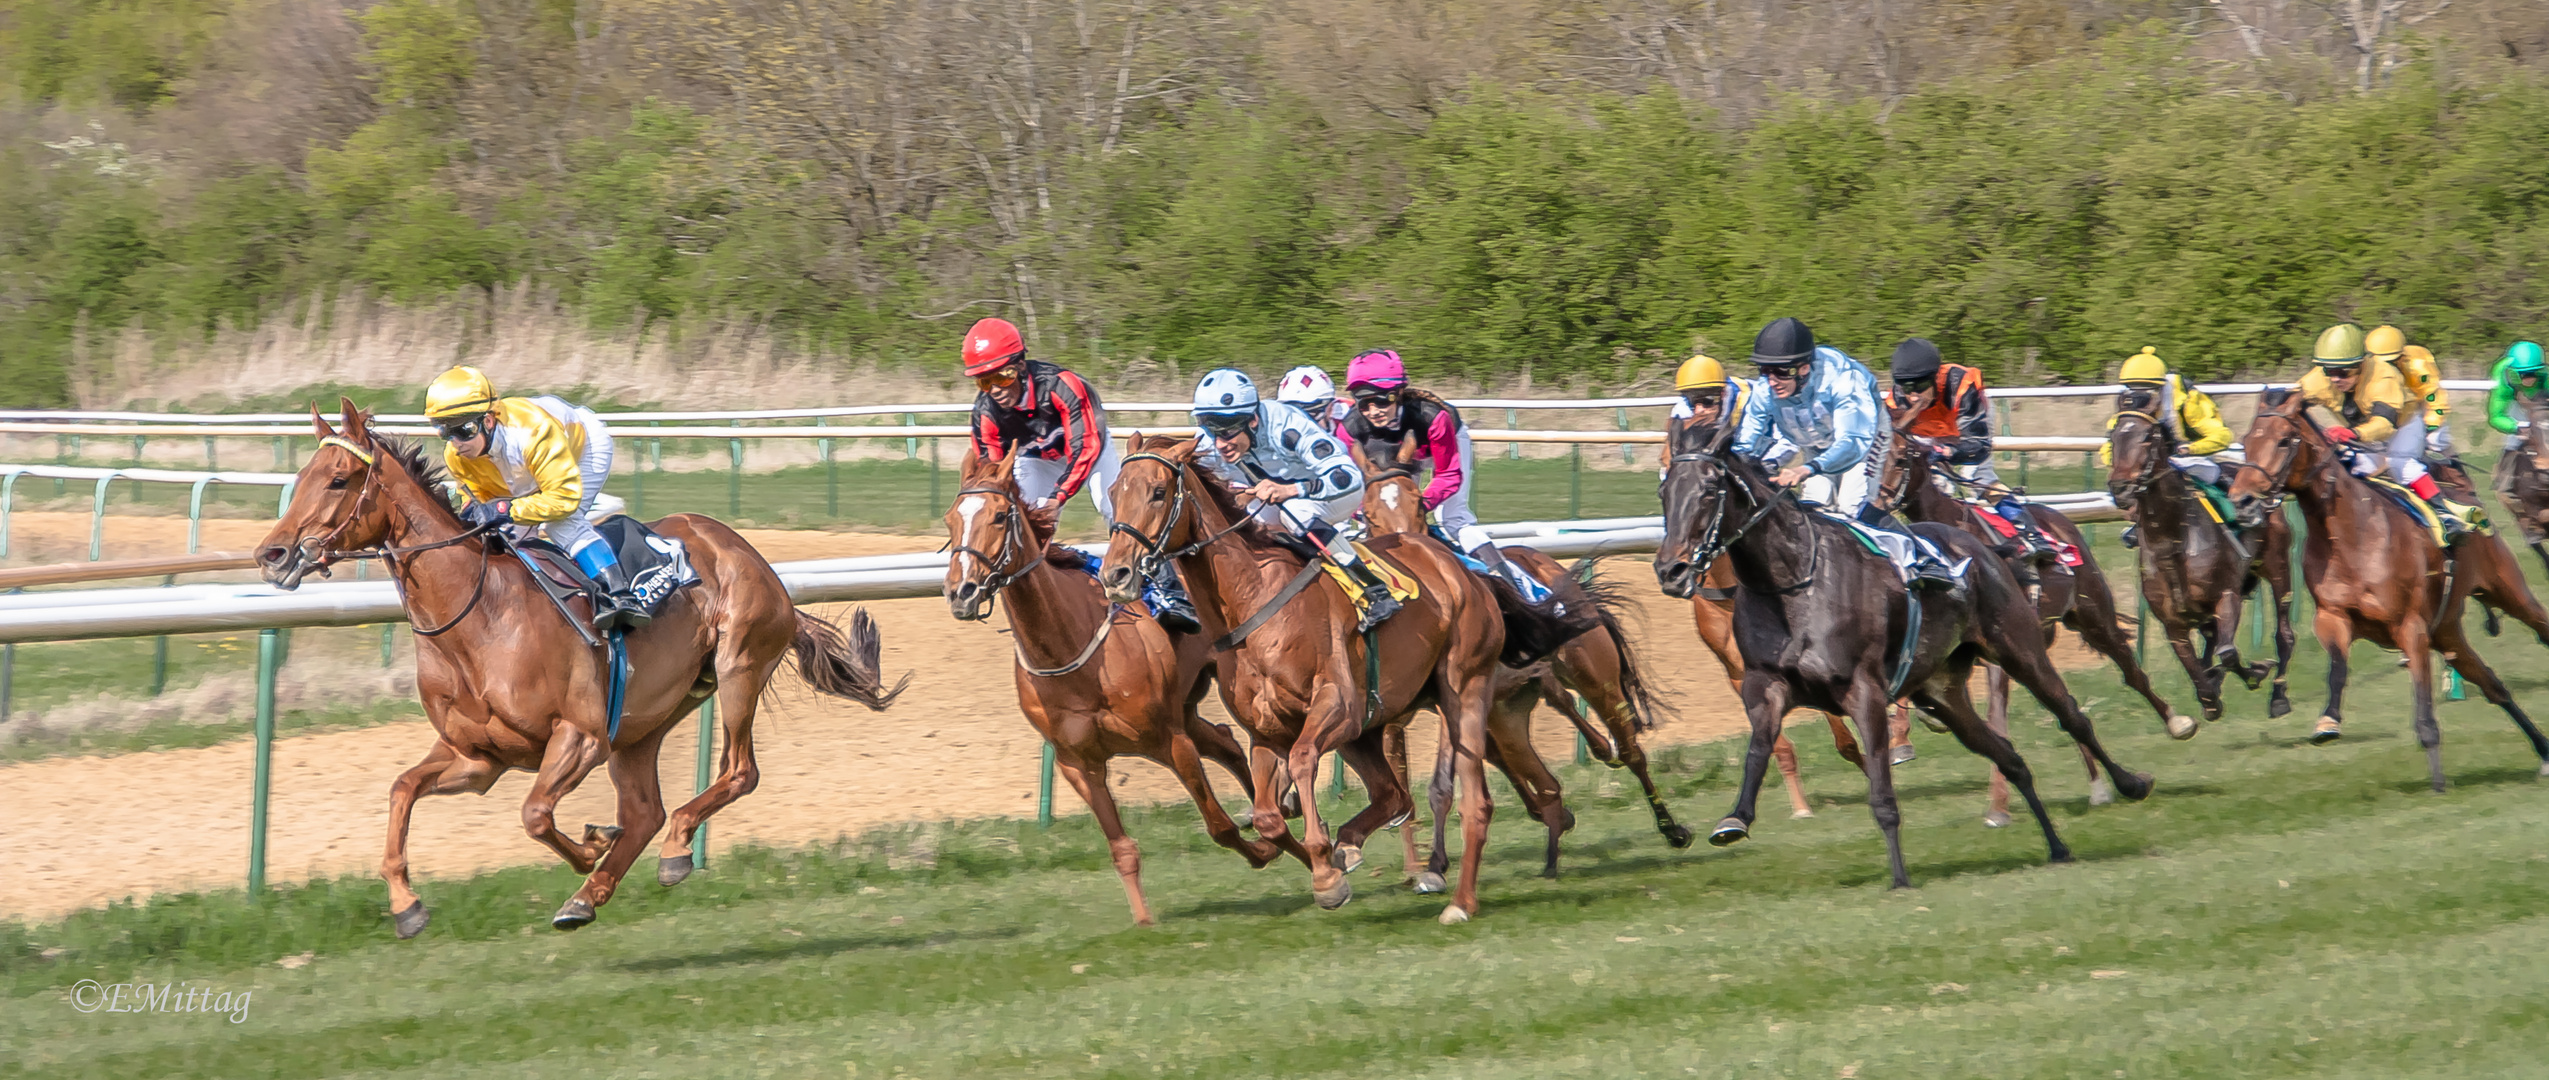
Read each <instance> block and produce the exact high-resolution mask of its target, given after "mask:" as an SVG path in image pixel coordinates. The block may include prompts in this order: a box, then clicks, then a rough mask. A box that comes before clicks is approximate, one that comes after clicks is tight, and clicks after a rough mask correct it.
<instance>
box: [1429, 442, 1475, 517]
mask: <svg viewBox="0 0 2549 1080" xmlns="http://www.w3.org/2000/svg"><path fill="white" fill-rule="evenodd" d="M1458 438H1459V439H1460V488H1459V490H1456V491H1454V492H1452V493H1451V497H1450V498H1448V499H1444V500H1443V501H1442V503H1441V505H1438V506H1436V507H1434V523H1435V524H1437V525H1440V526H1442V527H1443V532H1444V534H1445V535H1448V536H1459V535H1460V531H1461V530H1462V529H1467V528H1474V527H1476V526H1477V524H1478V515H1477V514H1474V513H1471V512H1470V509H1469V488H1470V485H1472V484H1475V483H1477V482H1478V455H1477V454H1475V453H1472V452H1471V451H1470V449H1469V429H1468V428H1466V427H1464V428H1462V429H1460V434H1459V436H1458Z"/></svg>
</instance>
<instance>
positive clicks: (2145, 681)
mask: <svg viewBox="0 0 2549 1080" xmlns="http://www.w3.org/2000/svg"><path fill="white" fill-rule="evenodd" d="M2074 579H2075V580H2077V581H2078V582H2079V592H2078V595H2077V598H2076V599H2074V600H2073V601H2072V603H2071V610H2070V611H2069V612H2067V613H2065V614H2064V615H2063V618H2062V622H2063V625H2065V626H2068V627H2070V628H2071V632H2072V633H2075V634H2078V635H2080V640H2081V642H2082V643H2084V644H2086V645H2088V647H2089V648H2090V650H2091V651H2094V652H2096V653H2097V654H2098V655H2100V656H2103V657H2106V658H2107V661H2108V662H2109V663H2112V664H2114V665H2115V667H2116V670H2118V671H2121V672H2123V673H2124V683H2125V685H2127V686H2130V687H2132V688H2133V692H2134V693H2137V694H2140V695H2142V700H2144V701H2147V702H2150V703H2151V711H2152V712H2154V713H2157V714H2158V715H2159V718H2160V723H2161V726H2163V727H2165V728H2166V729H2167V730H2168V736H2169V738H2172V739H2191V738H2194V737H2195V732H2196V730H2197V729H2196V726H2195V718H2194V717H2191V716H2181V715H2179V714H2178V712H2177V707H2176V706H2174V705H2171V704H2169V703H2168V699H2167V698H2164V697H2161V696H2160V692H2159V688H2158V687H2155V686H2153V685H2151V673H2150V672H2149V671H2148V670H2145V669H2144V668H2143V667H2142V662H2141V661H2140V660H2137V659H2135V658H2134V656H2133V641H2132V639H2131V638H2130V637H2128V636H2126V635H2125V633H2124V629H2123V627H2121V626H2119V625H2117V623H2116V614H2117V613H2116V609H2115V594H2114V592H2113V591H2112V590H2110V589H2109V588H2108V587H2107V583H2106V578H2105V577H2104V576H2102V575H2098V574H2078V575H2074Z"/></svg>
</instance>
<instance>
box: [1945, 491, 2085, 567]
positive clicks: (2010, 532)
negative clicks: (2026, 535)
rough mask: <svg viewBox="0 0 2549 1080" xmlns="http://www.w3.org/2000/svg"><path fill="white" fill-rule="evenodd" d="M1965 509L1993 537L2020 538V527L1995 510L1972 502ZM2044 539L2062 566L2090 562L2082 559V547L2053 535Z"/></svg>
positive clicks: (2049, 534) (2045, 534) (2045, 535)
mask: <svg viewBox="0 0 2549 1080" xmlns="http://www.w3.org/2000/svg"><path fill="white" fill-rule="evenodd" d="M1965 509H1968V510H1971V511H1973V512H1974V516H1975V517H1977V518H1981V519H1982V523H1983V528H1986V529H1989V530H1991V534H1992V535H1993V536H1997V537H1999V538H2001V539H2003V540H2015V539H2017V538H2018V527H2017V526H2016V525H2012V524H2010V523H2009V519H2008V518H2005V517H2002V516H2000V513H1999V511H1996V510H1993V509H1991V508H1990V507H1987V506H1984V505H1982V504H1981V503H1971V502H1969V503H1966V504H1965ZM2038 531H2039V532H2042V531H2043V530H2042V529H2039V530H2038ZM2044 538H2045V543H2048V544H2051V545H2053V555H2054V558H2056V559H2059V560H2061V561H2062V565H2064V566H2078V565H2080V564H2081V563H2083V562H2086V561H2088V560H2086V559H2085V558H2083V557H2081V555H2080V545H2078V544H2074V543H2072V542H2070V541H2068V540H2065V539H2063V538H2061V537H2059V536H2055V535H2053V534H2051V533H2044Z"/></svg>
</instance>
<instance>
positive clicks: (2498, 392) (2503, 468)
mask: <svg viewBox="0 0 2549 1080" xmlns="http://www.w3.org/2000/svg"><path fill="white" fill-rule="evenodd" d="M2544 366H2549V365H2544V364H2543V362H2542V359H2541V353H2540V343H2539V342H2536V341H2517V342H2514V343H2513V345H2512V346H2511V347H2509V348H2507V349H2506V350H2505V356H2504V359H2501V360H2498V361H2496V370H2495V371H2494V372H2493V373H2492V374H2493V376H2494V378H2493V379H2492V380H2491V381H2493V382H2494V383H2495V385H2493V386H2490V387H2488V388H2487V426H2488V427H2492V428H2495V429H2496V430H2498V431H2501V432H2503V433H2504V435H2505V455H2506V457H2508V458H2510V457H2512V456H2513V455H2515V454H2519V453H2521V452H2522V450H2523V439H2524V437H2525V435H2526V434H2527V432H2526V431H2525V430H2524V429H2526V428H2529V427H2530V426H2531V420H2530V417H2529V416H2528V415H2527V413H2528V410H2527V409H2525V408H2523V407H2522V406H2521V405H2520V404H2519V403H2520V402H2522V401H2524V400H2527V399H2534V398H2539V397H2541V396H2543V395H2549V371H2544V370H2543V368H2544ZM2512 464H2513V463H2512V462H2511V461H2506V462H2504V463H2503V464H2500V465H2498V466H2497V467H2496V492H2497V494H2499V495H2502V494H2504V493H2505V492H2508V491H2510V490H2512V488H2513V480H2514V470H2513V469H2512V468H2510V466H2511V465H2512Z"/></svg>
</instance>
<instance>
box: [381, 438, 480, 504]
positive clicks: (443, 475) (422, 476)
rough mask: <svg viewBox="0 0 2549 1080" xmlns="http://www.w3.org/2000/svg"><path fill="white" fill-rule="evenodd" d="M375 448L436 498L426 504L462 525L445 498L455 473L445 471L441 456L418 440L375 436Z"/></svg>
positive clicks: (448, 500)
mask: <svg viewBox="0 0 2549 1080" xmlns="http://www.w3.org/2000/svg"><path fill="white" fill-rule="evenodd" d="M372 448H373V449H374V450H377V451H379V452H380V455H381V456H382V457H384V458H387V459H389V460H391V461H395V462H397V463H398V467H399V468H402V469H405V470H407V475H408V476H409V477H412V478H414V479H415V481H416V482H417V483H419V484H422V485H424V487H425V491H426V493H427V494H429V495H431V496H433V498H431V499H428V500H426V501H428V502H431V503H433V504H434V506H435V508H436V509H439V510H440V511H442V515H443V517H445V518H448V519H449V520H450V521H451V523H452V524H455V525H457V524H459V523H460V515H459V514H456V513H453V512H452V509H451V501H450V499H449V498H447V497H446V496H445V495H444V494H443V493H444V492H445V491H447V490H449V485H450V483H451V473H450V471H449V470H447V469H445V468H443V463H442V461H441V460H440V458H439V457H438V456H437V455H435V454H433V453H430V452H428V451H427V450H426V449H425V444H424V443H422V442H418V441H416V440H414V439H402V438H399V437H398V436H395V435H379V434H375V435H373V436H372Z"/></svg>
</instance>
